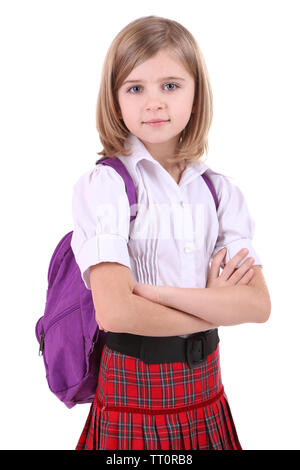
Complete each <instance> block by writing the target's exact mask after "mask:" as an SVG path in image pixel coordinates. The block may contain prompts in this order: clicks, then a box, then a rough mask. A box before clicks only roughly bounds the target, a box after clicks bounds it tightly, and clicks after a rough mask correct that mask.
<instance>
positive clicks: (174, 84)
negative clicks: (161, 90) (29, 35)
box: [166, 83, 179, 91]
mask: <svg viewBox="0 0 300 470" xmlns="http://www.w3.org/2000/svg"><path fill="white" fill-rule="evenodd" d="M168 85H173V86H175V87H176V88H179V86H178V85H176V83H166V86H168ZM176 88H171V89H170V88H169V91H173V90H176Z"/></svg>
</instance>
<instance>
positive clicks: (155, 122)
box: [143, 119, 170, 127]
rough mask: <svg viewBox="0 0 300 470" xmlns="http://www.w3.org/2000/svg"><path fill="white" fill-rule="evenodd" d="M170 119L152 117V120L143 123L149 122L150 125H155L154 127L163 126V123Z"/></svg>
mask: <svg viewBox="0 0 300 470" xmlns="http://www.w3.org/2000/svg"><path fill="white" fill-rule="evenodd" d="M169 121H170V119H167V120H163V119H152V120H151V121H145V122H143V124H148V125H149V126H154V127H159V126H162V125H163V124H166V123H167V122H169Z"/></svg>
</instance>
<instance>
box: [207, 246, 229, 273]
mask: <svg viewBox="0 0 300 470" xmlns="http://www.w3.org/2000/svg"><path fill="white" fill-rule="evenodd" d="M225 255H226V248H222V250H220V251H218V253H217V254H216V256H215V257H214V258H213V260H212V263H211V268H210V271H209V275H208V278H209V279H215V278H217V277H218V276H219V273H220V266H221V263H222V260H223V258H224V256H225Z"/></svg>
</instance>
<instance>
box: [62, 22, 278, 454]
mask: <svg viewBox="0 0 300 470" xmlns="http://www.w3.org/2000/svg"><path fill="white" fill-rule="evenodd" d="M211 120H212V94H211V87H210V84H209V79H208V73H207V70H206V66H205V62H204V59H203V56H202V54H201V52H200V50H199V47H198V45H197V43H196V41H195V39H194V38H193V36H192V35H191V34H190V33H189V32H188V31H187V30H186V29H185V28H184V27H183V26H182V25H180V24H179V23H177V22H175V21H172V20H170V19H166V18H160V17H157V16H148V17H142V18H139V19H137V20H135V21H133V22H132V23H130V24H128V25H127V26H126V27H125V28H124V29H123V30H122V31H121V32H120V33H119V34H118V35H117V36H116V38H115V39H114V41H113V42H112V44H111V46H110V48H109V50H108V53H107V56H106V59H105V62H104V67H103V72H102V79H101V85H100V90H99V96H98V102H97V129H98V132H99V136H100V139H101V142H102V143H103V147H104V149H103V150H102V152H100V155H103V156H105V157H111V158H118V159H119V160H120V161H121V162H122V163H123V164H124V165H125V167H126V169H127V171H128V172H129V174H130V176H131V178H132V179H133V181H134V183H135V187H136V190H137V209H138V210H137V217H136V218H135V219H134V220H133V221H131V213H130V207H129V204H128V199H127V195H126V188H125V185H124V181H123V179H122V178H121V177H120V175H119V174H118V173H117V172H116V171H115V170H114V169H113V168H112V167H110V166H105V165H96V167H95V168H93V169H92V170H90V171H88V172H86V173H85V174H84V175H82V176H81V177H80V178H79V180H78V181H77V183H76V184H75V186H74V190H73V202H72V211H73V217H74V231H73V237H72V244H71V245H72V249H73V251H74V255H75V258H76V261H77V263H78V265H79V267H80V270H81V274H82V279H83V280H84V282H85V285H86V287H87V288H88V289H91V291H92V296H93V302H94V306H95V311H96V318H97V322H98V324H99V327H100V328H103V329H105V331H107V334H106V344H105V346H104V349H103V352H102V357H101V365H100V370H99V381H98V387H97V390H96V395H95V399H94V402H93V403H92V405H91V408H90V412H89V415H88V418H87V421H86V424H85V427H84V429H83V432H82V434H81V436H80V438H79V441H78V444H77V447H76V449H78V450H81V449H99V450H100V449H114V450H138V449H145V450H157V449H165V450H190V449H199V450H200V449H201V450H202V449H216V450H219V449H235V450H239V449H241V445H240V442H239V439H238V436H237V433H236V429H235V425H234V421H233V418H232V415H231V412H230V407H229V403H228V399H227V396H226V394H225V391H224V387H223V384H222V379H221V371H220V361H219V346H218V342H219V337H218V326H220V325H225V324H226V325H235V324H238V323H242V322H263V321H266V319H267V318H268V315H269V311H270V302H269V297H268V292H267V289H266V286H265V283H264V280H263V275H262V272H261V262H260V259H259V257H258V255H257V254H256V252H255V250H254V248H253V246H252V237H253V232H254V224H253V221H252V219H251V216H250V214H249V212H248V209H247V205H246V201H245V199H244V197H243V194H242V193H241V191H240V190H239V188H238V187H237V186H235V185H233V184H232V183H231V182H230V181H229V179H228V177H226V176H224V175H222V174H220V173H216V172H214V171H213V170H211V169H210V168H209V167H208V166H207V165H206V164H205V163H204V162H203V161H202V160H201V159H200V157H201V156H202V155H203V153H204V151H205V150H206V151H207V136H208V131H209V128H210V125H211ZM204 172H205V174H206V175H207V176H209V178H210V180H211V182H212V183H213V185H214V187H215V191H216V193H217V197H218V204H219V205H218V206H217V210H216V206H215V202H214V199H213V197H212V195H211V192H210V190H209V187H208V185H207V184H206V182H205V181H204V178H203V177H202V175H203V174H204ZM129 234H130V235H129ZM224 247H226V248H227V251H226V259H225V261H224V256H225V252H224V251H222V250H221V248H224ZM242 248H246V249H247V253H248V254H250V255H251V256H250V257H249V258H247V259H245V257H246V254H247V253H244V252H242V251H241V249H242ZM212 257H213V258H214V259H213V261H212V265H211V269H210V270H209V262H210V260H211V258H212ZM251 265H252V266H253V265H256V266H254V267H253V268H252V271H251V270H250V267H251ZM220 267H222V268H223V271H222V274H221V275H219V268H220ZM221 287H222V289H221Z"/></svg>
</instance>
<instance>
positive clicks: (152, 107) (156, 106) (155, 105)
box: [146, 101, 165, 111]
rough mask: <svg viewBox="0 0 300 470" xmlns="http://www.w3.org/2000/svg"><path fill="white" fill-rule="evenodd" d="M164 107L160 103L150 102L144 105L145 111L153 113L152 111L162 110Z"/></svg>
mask: <svg viewBox="0 0 300 470" xmlns="http://www.w3.org/2000/svg"><path fill="white" fill-rule="evenodd" d="M164 107H165V105H164V104H163V103H161V102H158V101H156V102H151V103H148V104H147V105H146V109H147V111H153V110H156V109H163V108H164Z"/></svg>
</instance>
